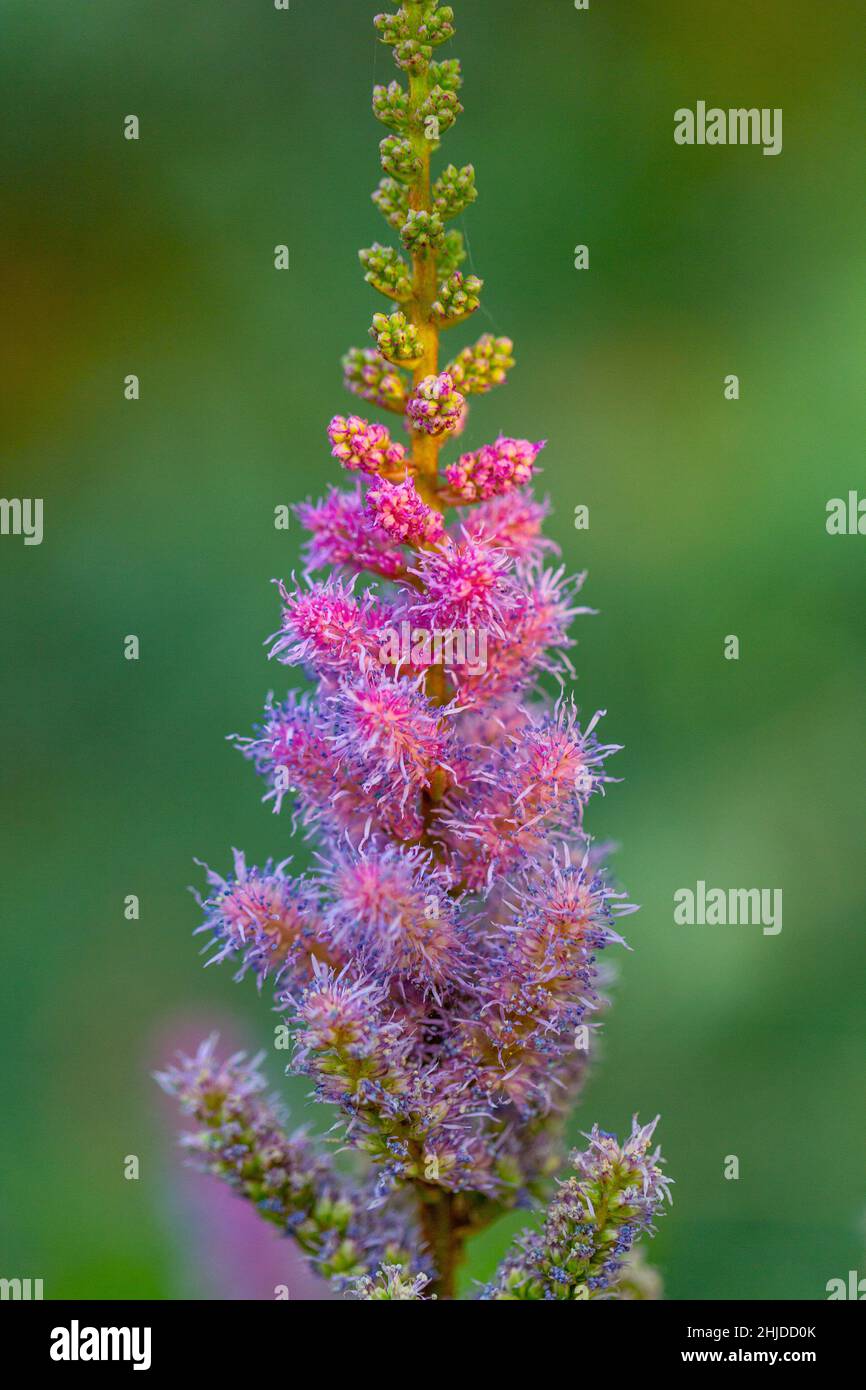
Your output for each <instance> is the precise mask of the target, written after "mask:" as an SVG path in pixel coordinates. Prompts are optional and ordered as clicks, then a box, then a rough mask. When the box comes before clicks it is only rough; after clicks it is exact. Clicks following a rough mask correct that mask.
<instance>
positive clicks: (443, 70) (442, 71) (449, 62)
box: [430, 58, 463, 92]
mask: <svg viewBox="0 0 866 1390" xmlns="http://www.w3.org/2000/svg"><path fill="white" fill-rule="evenodd" d="M430 81H431V82H432V83H433V85H434V86H436V87H444V88H445V90H446V92H458V91H459V90H460V88H461V87H462V86H463V76H462V73H461V70H460V59H459V58H445V59H442V60H441V61H440V62H438V63H431V64H430Z"/></svg>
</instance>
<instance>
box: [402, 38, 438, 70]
mask: <svg viewBox="0 0 866 1390" xmlns="http://www.w3.org/2000/svg"><path fill="white" fill-rule="evenodd" d="M432 56H433V49H432V48H431V47H430V45H429V44H427V43H419V42H418V40H417V39H407V40H406V41H405V43H398V44H397V45H396V46H395V48H394V62H395V63H396V64H397V66H398V68H402V69H403V71H404V72H408V73H409V74H410V75H411V74H415V75H416V76H417V75H418V74H420V73H422V72H426V71H427V69H428V68H429V66H430V59H431V58H432Z"/></svg>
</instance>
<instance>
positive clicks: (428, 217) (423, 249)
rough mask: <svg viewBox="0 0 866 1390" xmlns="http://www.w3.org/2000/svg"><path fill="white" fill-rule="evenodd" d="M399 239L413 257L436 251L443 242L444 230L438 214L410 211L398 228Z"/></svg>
mask: <svg viewBox="0 0 866 1390" xmlns="http://www.w3.org/2000/svg"><path fill="white" fill-rule="evenodd" d="M400 239H401V240H402V242H403V245H404V246H405V247H406V250H407V251H409V252H410V253H411V254H412V255H413V256H427V255H429V254H430V252H431V251H438V250H439V249H440V248H441V247H442V245H443V243H444V241H445V228H444V226H443V224H442V218H441V217H440V216H439V214H438V212H416V211H414V210H413V211H411V212H410V213H409V216H408V217H407V218H406V221H405V222H404V223H403V226H402V227H401V228H400Z"/></svg>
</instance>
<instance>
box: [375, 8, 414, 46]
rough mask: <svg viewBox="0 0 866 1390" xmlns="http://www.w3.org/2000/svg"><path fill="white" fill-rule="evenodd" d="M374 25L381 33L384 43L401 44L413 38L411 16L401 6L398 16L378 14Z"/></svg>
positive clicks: (380, 36)
mask: <svg viewBox="0 0 866 1390" xmlns="http://www.w3.org/2000/svg"><path fill="white" fill-rule="evenodd" d="M373 24H374V25H375V27H376V29H377V30H378V31H379V38H380V40H381V42H382V43H391V44H394V43H399V42H400V41H401V39H408V38H410V37H411V30H410V28H409V16H408V15H407V14H406V11H405V10H404V8H403V6H402V5H401V6H400V8H399V10H397V12H396V14H377V15H376V18H375V19H374V20H373Z"/></svg>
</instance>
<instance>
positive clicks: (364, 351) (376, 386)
mask: <svg viewBox="0 0 866 1390" xmlns="http://www.w3.org/2000/svg"><path fill="white" fill-rule="evenodd" d="M343 384H344V385H345V387H346V389H347V390H349V391H351V392H352V394H353V395H355V396H360V397H361V399H362V400H364V401H370V403H371V404H372V405H378V406H381V407H382V409H383V410H393V411H394V412H395V414H397V415H402V414H403V411H404V410H405V408H406V399H407V397H408V395H409V388H408V385H407V383H406V381H405V379H404V378H403V377H402V376H401V375H400V373H399V372H396V371H394V369H393V367H391V366H389V364H388V363H387V362H386V361H385V359H384V357H382V355H381V353H379V352H377V351H376V349H375V348H349V351H348V352H347V353H346V355H345V357H344V358H343Z"/></svg>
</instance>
